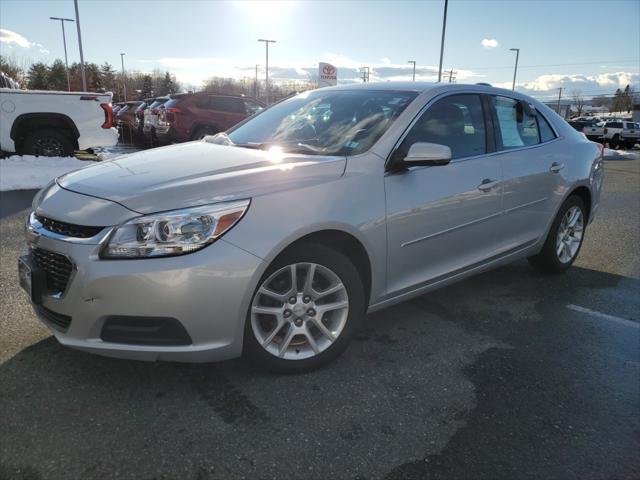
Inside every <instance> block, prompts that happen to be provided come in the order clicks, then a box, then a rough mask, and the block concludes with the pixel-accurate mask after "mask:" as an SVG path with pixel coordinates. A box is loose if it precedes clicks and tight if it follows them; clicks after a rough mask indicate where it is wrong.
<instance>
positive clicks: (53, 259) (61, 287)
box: [31, 248, 73, 294]
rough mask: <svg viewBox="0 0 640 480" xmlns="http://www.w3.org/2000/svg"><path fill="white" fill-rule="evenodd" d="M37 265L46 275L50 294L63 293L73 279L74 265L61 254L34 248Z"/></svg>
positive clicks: (32, 251) (32, 252) (33, 253)
mask: <svg viewBox="0 0 640 480" xmlns="http://www.w3.org/2000/svg"><path fill="white" fill-rule="evenodd" d="M31 254H32V255H33V259H34V260H35V262H36V265H37V266H38V268H39V269H41V270H42V271H43V272H44V273H45V278H46V282H47V290H48V291H49V293H54V294H55V293H63V292H64V291H65V290H66V289H67V284H68V283H69V279H70V278H71V272H72V271H73V265H72V264H71V262H70V261H69V259H68V258H67V257H65V256H64V255H60V254H59V253H54V252H50V251H48V250H43V249H42V248H34V249H32V250H31Z"/></svg>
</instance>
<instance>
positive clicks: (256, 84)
mask: <svg viewBox="0 0 640 480" xmlns="http://www.w3.org/2000/svg"><path fill="white" fill-rule="evenodd" d="M259 66H260V65H258V64H257V63H256V83H255V92H254V98H255V99H256V100H257V99H258V67H259Z"/></svg>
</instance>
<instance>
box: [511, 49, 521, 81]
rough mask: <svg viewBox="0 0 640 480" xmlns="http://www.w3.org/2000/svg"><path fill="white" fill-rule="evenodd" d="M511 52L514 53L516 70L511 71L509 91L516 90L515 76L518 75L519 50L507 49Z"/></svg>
mask: <svg viewBox="0 0 640 480" xmlns="http://www.w3.org/2000/svg"><path fill="white" fill-rule="evenodd" d="M509 50H510V51H512V52H516V68H514V69H513V87H511V90H515V89H516V74H517V73H518V57H519V56H520V49H519V48H510V49H509Z"/></svg>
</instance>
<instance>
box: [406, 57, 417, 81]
mask: <svg viewBox="0 0 640 480" xmlns="http://www.w3.org/2000/svg"><path fill="white" fill-rule="evenodd" d="M407 63H413V81H414V82H415V81H416V61H415V60H409V61H408V62H407Z"/></svg>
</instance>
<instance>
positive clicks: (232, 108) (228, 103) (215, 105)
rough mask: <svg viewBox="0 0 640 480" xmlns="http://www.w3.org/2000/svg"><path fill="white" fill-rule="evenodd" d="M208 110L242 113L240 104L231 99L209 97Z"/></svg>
mask: <svg viewBox="0 0 640 480" xmlns="http://www.w3.org/2000/svg"><path fill="white" fill-rule="evenodd" d="M209 108H210V109H212V110H218V111H220V112H231V113H244V112H245V110H244V105H243V104H242V102H241V101H240V100H239V99H237V98H233V97H214V96H212V97H209Z"/></svg>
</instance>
